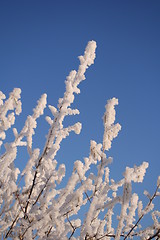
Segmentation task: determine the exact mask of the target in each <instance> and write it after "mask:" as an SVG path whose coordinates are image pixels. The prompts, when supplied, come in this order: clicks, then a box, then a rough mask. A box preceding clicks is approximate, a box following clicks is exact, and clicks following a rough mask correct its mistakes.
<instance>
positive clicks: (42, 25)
mask: <svg viewBox="0 0 160 240" xmlns="http://www.w3.org/2000/svg"><path fill="white" fill-rule="evenodd" d="M89 40H95V41H97V45H98V48H97V57H96V61H95V64H94V65H93V66H92V67H91V68H90V69H89V70H88V72H87V74H86V77H87V79H86V81H85V82H83V83H82V84H81V87H80V88H81V95H78V96H77V97H76V101H75V105H74V106H76V107H77V108H78V109H79V110H80V112H81V114H80V116H78V117H75V119H74V118H72V122H74V121H77V120H78V121H81V122H82V123H83V130H82V133H81V135H80V136H77V135H74V134H72V135H71V137H70V138H68V139H67V140H65V141H64V143H63V144H62V151H61V152H60V153H59V154H58V156H57V159H58V160H59V162H60V163H62V162H65V163H66V165H67V169H68V170H69V171H71V170H70V169H72V166H73V162H74V160H77V159H83V157H85V156H88V154H89V141H90V139H94V140H95V141H97V142H101V140H102V135H103V122H102V116H103V113H104V106H105V104H106V100H107V99H109V98H111V97H117V98H118V99H119V106H118V107H117V108H116V110H117V121H118V122H119V123H120V124H121V125H122V130H121V132H120V134H119V137H118V138H117V139H116V140H115V141H114V142H113V145H112V150H111V151H110V152H109V153H108V155H111V156H113V157H114V163H113V164H112V166H111V169H112V177H115V178H116V179H119V178H120V177H121V174H122V172H123V171H124V169H125V166H126V165H128V166H133V165H134V164H137V165H138V164H140V163H141V162H143V161H148V162H149V164H150V167H149V169H148V172H147V175H146V178H145V188H147V189H152V188H153V186H155V184H156V180H157V176H158V175H159V174H160V123H159V122H160V1H158V0H154V1H151V0H134V1H128V0H126V1H125V0H122V1H119V0H117V1H116V0H115V1H111V0H110V1H109V0H102V1H95V0H88V1H86V0H81V1H75V0H74V1H73V0H71V1H66V0H63V1H62V0H59V1H58V0H57V1H53V0H52V1H51V0H47V1H44V0H43V1H41V0H34V1H30V0H27V1H17V0H14V1H11V0H3V1H2V0H1V1H0V90H1V91H3V92H4V93H5V94H6V95H7V96H8V94H9V92H10V91H11V90H12V89H13V88H14V87H20V88H21V89H22V102H23V113H22V114H21V116H20V117H19V118H18V119H17V122H16V123H17V126H18V129H19V130H20V129H21V127H22V126H23V123H24V121H25V118H26V116H27V115H28V114H31V113H32V109H33V107H34V106H35V104H36V101H37V100H38V98H39V97H40V96H41V94H42V93H47V95H48V103H49V104H52V105H56V104H57V100H58V98H59V97H62V96H63V92H64V89H65V85H64V80H65V78H66V76H67V75H68V74H69V72H70V70H72V69H77V67H78V64H79V61H78V59H77V56H79V55H80V54H83V51H84V49H85V46H86V44H87V42H88V41H89ZM48 112H49V111H46V113H48ZM42 119H43V118H42ZM39 124H40V126H39V128H37V135H36V136H35V138H34V139H35V146H36V147H38V146H40V147H42V146H43V144H44V142H45V138H44V135H46V134H47V131H48V125H47V123H45V120H42V121H40V122H39ZM19 158H20V161H21V167H22V166H23V165H24V163H25V161H27V158H28V156H26V157H24V155H23V154H22V156H21V157H19Z"/></svg>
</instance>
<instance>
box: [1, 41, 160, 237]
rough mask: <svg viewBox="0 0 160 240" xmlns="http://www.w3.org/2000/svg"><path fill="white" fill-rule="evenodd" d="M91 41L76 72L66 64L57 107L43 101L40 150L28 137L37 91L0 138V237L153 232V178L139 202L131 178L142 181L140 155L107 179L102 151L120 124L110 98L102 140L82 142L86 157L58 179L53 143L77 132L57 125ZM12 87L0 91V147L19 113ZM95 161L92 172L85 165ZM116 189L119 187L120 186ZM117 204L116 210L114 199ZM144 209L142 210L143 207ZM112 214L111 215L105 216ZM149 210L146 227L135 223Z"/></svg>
mask: <svg viewBox="0 0 160 240" xmlns="http://www.w3.org/2000/svg"><path fill="white" fill-rule="evenodd" d="M95 50H96V42H94V41H90V42H89V43H88V45H87V47H86V49H85V52H84V55H83V56H80V57H79V60H80V65H79V68H78V71H71V72H70V74H69V76H68V77H67V79H66V81H65V84H66V91H65V93H64V97H63V98H60V99H59V102H58V106H57V108H56V107H54V106H51V105H49V106H48V107H49V109H50V111H51V113H52V115H53V116H52V118H51V117H49V116H46V121H47V122H48V123H49V125H50V129H49V132H48V136H47V140H46V143H45V145H44V148H43V151H42V153H41V154H40V149H34V148H33V146H32V137H33V135H34V130H35V128H36V126H37V119H38V118H39V117H40V116H41V115H43V114H44V109H45V108H46V106H47V96H46V94H44V95H42V96H41V98H40V100H39V101H38V104H37V106H36V107H35V109H34V110H33V115H32V116H28V118H27V120H26V122H25V125H24V127H23V128H22V130H21V131H20V132H19V133H18V131H17V129H16V128H15V127H14V128H13V134H14V141H12V142H11V143H7V144H6V143H5V146H4V147H5V152H4V153H3V154H2V155H1V156H0V236H1V239H21V240H22V239H27V240H30V239H43V240H44V239H50V240H66V239H72V240H75V239H77V240H80V239H81V240H89V239H90V240H91V239H97V240H100V239H103V240H106V239H113V238H115V239H116V240H118V239H120V238H122V239H131V238H136V239H137V238H141V239H153V238H154V239H159V238H160V221H159V219H160V211H158V210H156V209H155V207H154V199H155V198H156V197H158V196H160V191H159V190H160V177H159V178H158V181H157V187H156V189H155V191H154V193H153V195H150V194H149V193H148V192H147V191H145V192H144V193H145V195H146V196H147V197H148V204H147V205H146V206H143V204H142V201H141V200H140V199H139V196H138V195H137V194H136V193H133V192H132V183H133V182H136V183H139V182H142V181H143V178H144V175H145V173H146V169H147V167H148V163H147V162H143V163H142V164H141V165H140V166H134V167H133V168H129V167H126V170H125V173H124V177H123V178H122V179H121V180H120V181H118V182H115V181H114V180H113V179H110V169H109V164H110V163H111V162H112V158H111V157H108V156H106V151H108V150H109V149H110V148H111V143H112V140H113V139H114V138H115V137H117V135H118V132H119V131H120V129H121V126H120V124H119V123H116V124H115V105H117V104H118V99H116V98H112V99H110V100H108V102H107V104H106V111H105V113H104V118H103V122H104V135H103V142H102V143H96V142H95V141H93V140H92V141H91V142H90V153H89V156H88V157H86V158H84V161H79V160H78V161H75V163H74V166H73V172H72V174H71V176H70V178H69V180H68V181H67V184H66V186H65V187H63V188H62V187H60V186H61V184H60V183H61V181H62V179H63V178H64V177H65V165H64V164H61V165H58V164H57V161H56V160H55V156H56V154H57V152H58V151H59V149H60V144H61V142H62V140H63V139H64V138H66V137H67V136H68V135H69V134H70V132H71V131H74V132H75V133H76V134H79V133H80V131H81V123H79V122H77V123H76V124H74V125H72V126H68V127H64V126H63V121H64V119H65V117H66V116H67V115H75V114H79V111H78V109H72V108H71V104H72V103H73V101H74V98H75V94H79V93H80V89H79V88H78V86H79V83H80V82H81V81H83V80H85V75H84V74H85V71H86V70H87V68H88V67H89V66H90V65H92V64H93V63H94V59H95ZM20 94H21V90H20V89H17V88H16V89H14V90H13V92H11V93H10V96H9V98H8V99H7V100H5V98H6V97H5V95H4V93H2V92H0V145H1V146H3V142H4V139H5V138H6V131H7V130H8V129H9V128H12V126H13V125H14V123H15V115H19V114H20V113H21V100H20ZM19 146H26V148H27V151H28V154H29V161H28V163H27V164H26V166H25V168H24V169H23V171H22V172H20V170H19V169H18V168H17V167H15V164H14V161H15V159H16V156H17V151H18V149H19V148H18V147H19ZM92 165H96V167H97V172H94V173H93V172H92V171H91V167H92ZM120 189H122V191H120ZM84 205H86V207H87V208H88V210H87V212H86V213H85V214H84V217H83V218H82V217H80V216H79V212H80V210H81V208H82V207H83V206H84ZM117 205H119V206H120V212H119V213H118V214H117V210H115V208H116V206H117ZM148 213H149V214H148ZM114 214H117V215H118V216H117V220H116V221H113V215H114ZM146 214H148V215H147V216H150V217H151V218H152V220H153V223H152V225H151V226H148V227H144V228H143V226H141V225H140V224H141V220H142V219H143V218H145V217H146Z"/></svg>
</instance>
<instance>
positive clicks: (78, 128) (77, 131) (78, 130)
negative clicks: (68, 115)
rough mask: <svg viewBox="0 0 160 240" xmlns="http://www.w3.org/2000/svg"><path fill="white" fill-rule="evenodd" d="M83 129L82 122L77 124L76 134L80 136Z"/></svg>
mask: <svg viewBox="0 0 160 240" xmlns="http://www.w3.org/2000/svg"><path fill="white" fill-rule="evenodd" d="M81 129H82V124H81V123H80V122H77V123H76V124H75V125H74V132H75V133H76V134H80V132H81Z"/></svg>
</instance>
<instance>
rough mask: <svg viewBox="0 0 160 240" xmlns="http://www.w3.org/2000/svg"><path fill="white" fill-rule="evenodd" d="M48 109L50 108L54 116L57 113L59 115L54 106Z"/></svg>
mask: <svg viewBox="0 0 160 240" xmlns="http://www.w3.org/2000/svg"><path fill="white" fill-rule="evenodd" d="M48 107H49V109H50V111H51V113H52V114H53V116H55V115H56V113H57V109H56V108H55V107H54V106H52V105H49V106H48Z"/></svg>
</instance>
